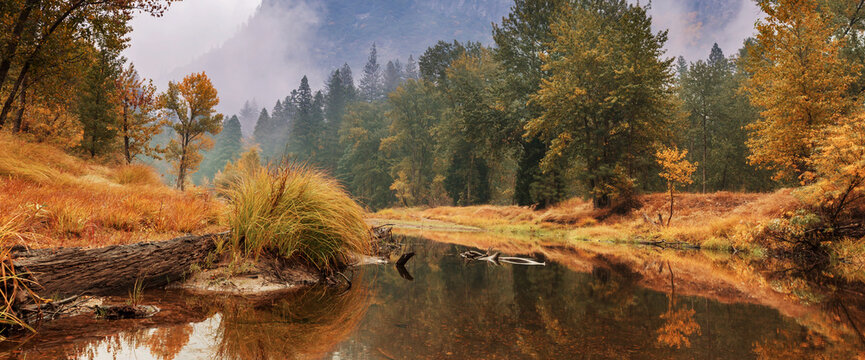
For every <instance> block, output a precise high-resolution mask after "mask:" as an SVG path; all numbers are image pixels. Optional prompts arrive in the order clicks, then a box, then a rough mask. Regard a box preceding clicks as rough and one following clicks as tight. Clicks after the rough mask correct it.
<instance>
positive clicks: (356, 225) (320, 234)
mask: <svg viewBox="0 0 865 360" xmlns="http://www.w3.org/2000/svg"><path fill="white" fill-rule="evenodd" d="M215 185H216V186H217V190H218V191H219V193H220V194H221V195H223V196H225V197H226V198H227V200H228V203H229V206H228V208H229V209H228V212H229V213H228V216H227V217H228V225H229V226H230V228H231V234H232V236H231V237H230V239H229V240H227V243H223V244H219V247H220V249H221V250H222V249H226V248H228V249H229V250H231V251H235V252H240V253H242V254H243V255H246V256H256V257H257V256H258V255H260V254H261V253H263V252H270V253H273V254H276V255H279V256H282V257H284V258H299V259H301V260H303V261H305V262H308V263H309V264H311V265H314V266H315V267H316V268H318V269H321V270H328V269H332V268H334V267H337V266H339V265H341V264H343V263H344V262H345V260H346V255H348V254H349V253H368V252H369V249H370V242H371V236H370V232H369V228H368V226H367V225H366V222H365V221H364V217H363V215H364V213H363V210H362V209H361V207H360V206H359V205H358V204H357V203H355V202H354V201H353V200H352V199H351V198H350V197H349V196H348V194H347V193H346V192H345V190H343V188H342V187H341V186H340V185H339V184H338V183H337V182H336V181H335V180H333V179H331V178H330V177H328V176H327V175H325V174H324V173H322V172H320V171H318V170H315V169H312V168H310V167H307V166H304V165H298V164H284V165H282V166H268V167H265V166H261V165H260V163H259V160H258V155H257V153H256V152H255V150H252V151H250V152H248V153H247V154H245V155H244V156H243V157H242V158H241V159H239V160H238V161H237V162H236V163H234V164H229V165H228V166H227V167H226V169H225V171H224V172H222V173H220V174H219V175H218V177H217V179H216V180H215Z"/></svg>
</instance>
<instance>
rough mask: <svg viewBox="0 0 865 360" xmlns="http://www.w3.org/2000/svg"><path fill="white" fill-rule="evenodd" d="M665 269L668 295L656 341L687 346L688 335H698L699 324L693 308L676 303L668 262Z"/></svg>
mask: <svg viewBox="0 0 865 360" xmlns="http://www.w3.org/2000/svg"><path fill="white" fill-rule="evenodd" d="M667 270H669V271H670V295H669V296H668V297H667V298H668V301H667V304H668V305H667V312H665V313H663V314H661V319H663V320H664V325H663V326H661V328H660V329H658V343H659V344H662V345H666V346H669V347H675V348H677V349H680V348H681V347H682V346H684V347H686V348H689V347H691V340H690V337H691V336H692V335H694V334H696V335H700V324H698V323H697V322H696V321H694V314H695V313H696V311H694V309H691V308H689V307H688V306H687V305H685V304H682V305H677V304H676V303H677V301H676V282H675V276H674V275H673V268H672V267H671V266H670V263H669V262H668V263H667Z"/></svg>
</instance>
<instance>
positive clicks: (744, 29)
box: [124, 0, 760, 113]
mask: <svg viewBox="0 0 865 360" xmlns="http://www.w3.org/2000/svg"><path fill="white" fill-rule="evenodd" d="M455 1H456V0H455ZM632 1H636V0H632ZM698 1H719V2H721V4H723V5H724V8H725V9H727V10H728V11H726V12H724V14H723V15H719V14H697V13H694V12H693V11H690V10H688V9H689V7H687V6H686V4H688V3H692V4H693V3H696V2H698ZM296 2H297V3H298V4H299V5H298V6H294V7H293V8H292V10H290V11H292V13H290V14H288V13H281V14H273V16H272V17H274V19H273V21H272V22H270V25H267V23H266V22H265V23H264V24H256V25H257V26H256V28H259V29H258V30H256V32H258V33H261V36H260V37H257V36H255V35H253V36H254V37H255V38H256V39H258V40H260V41H261V42H273V43H275V44H276V43H282V44H283V45H282V46H285V45H286V43H292V42H295V44H291V48H293V49H295V50H297V49H309V48H314V47H315V46H316V44H314V43H303V44H301V43H299V42H302V41H304V40H302V39H309V38H312V37H310V36H298V35H299V34H302V33H305V32H308V31H314V29H306V30H304V29H301V27H310V28H312V27H315V26H316V25H317V24H318V23H317V22H316V21H317V20H316V18H317V17H318V16H317V15H316V14H315V13H314V12H315V10H314V8H315V6H304V5H303V0H297V1H296ZM645 2H646V1H643V3H645ZM310 3H314V0H310ZM260 4H261V0H183V1H181V2H178V3H175V4H174V5H172V6H171V8H170V9H169V10H168V12H167V13H166V14H165V16H163V17H161V18H153V17H150V16H146V15H138V16H136V17H135V19H134V20H133V21H132V27H133V32H132V35H131V46H130V47H129V48H128V49H127V50H126V52H125V54H124V55H125V56H126V57H127V58H129V59H130V60H131V61H132V62H133V63H134V64H135V66H136V68H137V69H138V70H139V72H140V73H141V75H142V76H145V77H148V78H153V79H154V81H155V82H156V83H157V86H159V88H160V89H164V88H165V87H166V84H167V82H168V81H169V80H175V79H174V78H175V77H179V76H181V75H182V74H179V72H182V71H186V72H188V71H191V70H190V68H192V67H196V68H197V67H204V68H202V69H198V70H205V71H207V72H208V73H213V74H215V75H213V76H215V78H214V82H215V83H216V86H217V89H218V90H219V92H220V94H221V95H223V96H222V97H223V100H224V101H223V104H222V106H220V108H221V109H220V110H221V111H224V112H228V113H234V112H236V111H237V110H238V109H239V104H240V103H242V101H243V100H246V98H247V97H248V96H243V97H242V96H241V95H240V94H241V93H242V94H244V95H247V94H252V95H253V96H252V97H256V98H257V100H258V101H259V103H263V104H269V103H272V102H275V100H276V99H277V98H278V97H282V96H285V94H286V93H287V91H288V89H287V88H286V89H283V88H282V87H285V86H289V85H288V82H285V81H284V80H285V79H286V78H287V77H288V76H289V75H290V74H288V73H293V72H301V71H302V72H305V73H307V74H310V76H311V78H320V77H321V75H322V74H324V71H326V70H327V69H320V70H321V74H315V73H314V72H315V71H314V70H313V71H312V72H310V71H311V70H310V68H311V67H315V64H303V63H302V62H303V59H299V58H297V57H296V56H295V57H292V56H291V54H290V53H292V52H293V51H290V52H289V53H288V54H284V55H283V56H281V57H280V58H281V60H279V61H264V60H263V59H257V58H255V54H248V53H243V54H238V56H237V59H233V61H234V62H233V63H222V64H219V63H218V61H215V60H214V59H210V60H208V59H207V57H206V56H204V55H206V54H207V53H208V51H209V50H211V49H213V48H216V47H219V46H220V45H222V44H224V43H225V42H226V41H228V40H230V39H231V37H232V35H234V34H235V33H236V32H237V30H238V29H239V28H240V27H241V26H243V25H244V24H245V23H246V21H247V20H248V19H249V18H250V16H251V15H253V13H254V12H255V11H256V9H257V8H258V7H259V5H260ZM651 15H652V17H653V21H654V27H655V29H656V30H663V29H669V30H670V32H669V41H668V42H667V45H666V47H667V50H668V53H667V55H668V56H679V55H682V56H685V58H687V59H688V60H692V61H693V60H697V59H701V58H705V57H707V56H708V54H709V49H710V48H711V46H712V43H714V42H717V43H718V44H719V45H720V46H721V48H722V49H723V50H724V51H725V53H726V54H727V55H730V54H733V53H735V51H736V50H737V49H738V48H739V47H740V46H741V45H742V41H743V40H744V39H745V38H746V37H748V36H750V35H752V34H753V32H754V30H753V28H754V22H755V21H756V20H757V19H758V18H759V16H760V11H759V9H758V8H757V6H756V5H755V4H754V2H753V1H752V0H727V1H726V4H724V2H723V0H654V1H652V9H651ZM719 16H724V17H726V18H724V19H719V18H718V17H719ZM289 23H290V25H289V27H288V28H286V24H289ZM267 26H271V27H283V29H281V30H280V31H268V29H264V27H267ZM274 36H276V37H278V38H274ZM239 41H249V40H248V39H247V38H244V39H235V40H234V42H239ZM307 42H309V41H307ZM430 45H432V44H430ZM232 46H233V47H235V48H238V49H240V50H238V51H239V52H249V49H248V48H244V47H243V46H239V45H238V44H232ZM281 51H283V52H285V51H287V50H285V49H282V50H281ZM203 56H204V57H203ZM250 57H251V58H250ZM192 62H195V64H194V65H192V66H190V63H192ZM237 66H246V67H256V68H257V69H255V71H256V72H257V73H260V74H271V75H273V74H276V75H278V76H273V77H271V79H273V80H274V81H280V79H281V80H282V84H280V85H270V84H262V83H261V82H262V81H265V82H267V81H268V80H270V79H267V78H259V79H255V81H257V83H255V84H254V85H253V84H250V83H249V82H248V81H247V82H246V83H244V82H243V80H244V79H237V78H236V77H237V76H240V74H242V73H243V72H242V71H239V72H238V71H232V69H235V68H236V67H237ZM207 67H213V68H212V69H208V68H207ZM198 70H195V71H198ZM226 73H233V74H234V75H235V78H231V77H230V76H229V75H228V74H226ZM295 75H297V77H298V78H299V76H300V74H295ZM213 76H212V77H213ZM247 80H248V79H247ZM313 86H314V87H320V86H321V85H320V84H317V83H313ZM256 91H258V92H259V93H256ZM270 92H274V94H270ZM276 92H278V93H276Z"/></svg>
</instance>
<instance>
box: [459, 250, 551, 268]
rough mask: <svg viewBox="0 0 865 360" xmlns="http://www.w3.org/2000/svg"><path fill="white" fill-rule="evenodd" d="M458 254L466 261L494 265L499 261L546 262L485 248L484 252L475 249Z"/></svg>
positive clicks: (530, 263) (539, 264)
mask: <svg viewBox="0 0 865 360" xmlns="http://www.w3.org/2000/svg"><path fill="white" fill-rule="evenodd" d="M460 256H462V257H463V258H464V259H466V261H488V262H491V263H493V264H496V265H499V263H508V264H513V265H529V266H545V265H546V264H547V263H546V262H539V261H536V260H534V259H529V258H522V257H516V256H501V254H500V253H498V252H492V249H489V250H487V252H486V253H482V252H480V251H477V250H466V251H464V252H462V253H460Z"/></svg>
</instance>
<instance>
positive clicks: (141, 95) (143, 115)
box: [116, 64, 160, 164]
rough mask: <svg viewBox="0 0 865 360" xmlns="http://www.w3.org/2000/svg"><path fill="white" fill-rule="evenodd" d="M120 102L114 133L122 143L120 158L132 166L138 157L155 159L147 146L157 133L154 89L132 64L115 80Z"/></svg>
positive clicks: (157, 123) (151, 150) (150, 82)
mask: <svg viewBox="0 0 865 360" xmlns="http://www.w3.org/2000/svg"><path fill="white" fill-rule="evenodd" d="M116 82H117V93H118V97H119V100H120V116H119V120H118V124H117V125H116V127H117V133H118V135H119V136H120V137H121V139H122V141H123V157H124V158H125V159H126V163H127V164H131V163H132V160H133V159H134V158H135V156H137V155H141V154H144V155H149V156H153V157H155V156H156V153H155V151H154V149H153V148H152V147H151V146H150V145H149V144H150V139H151V138H153V136H155V135H156V134H158V133H159V126H160V122H159V121H158V120H159V117H158V116H157V114H156V106H157V99H156V96H155V94H156V87H155V86H153V82H152V81H144V79H142V78H141V77H139V76H138V72H137V71H136V70H135V67H134V66H133V65H132V64H129V66H128V67H127V68H126V69H124V70H123V72H122V73H120V76H118V77H117V79H116Z"/></svg>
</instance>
